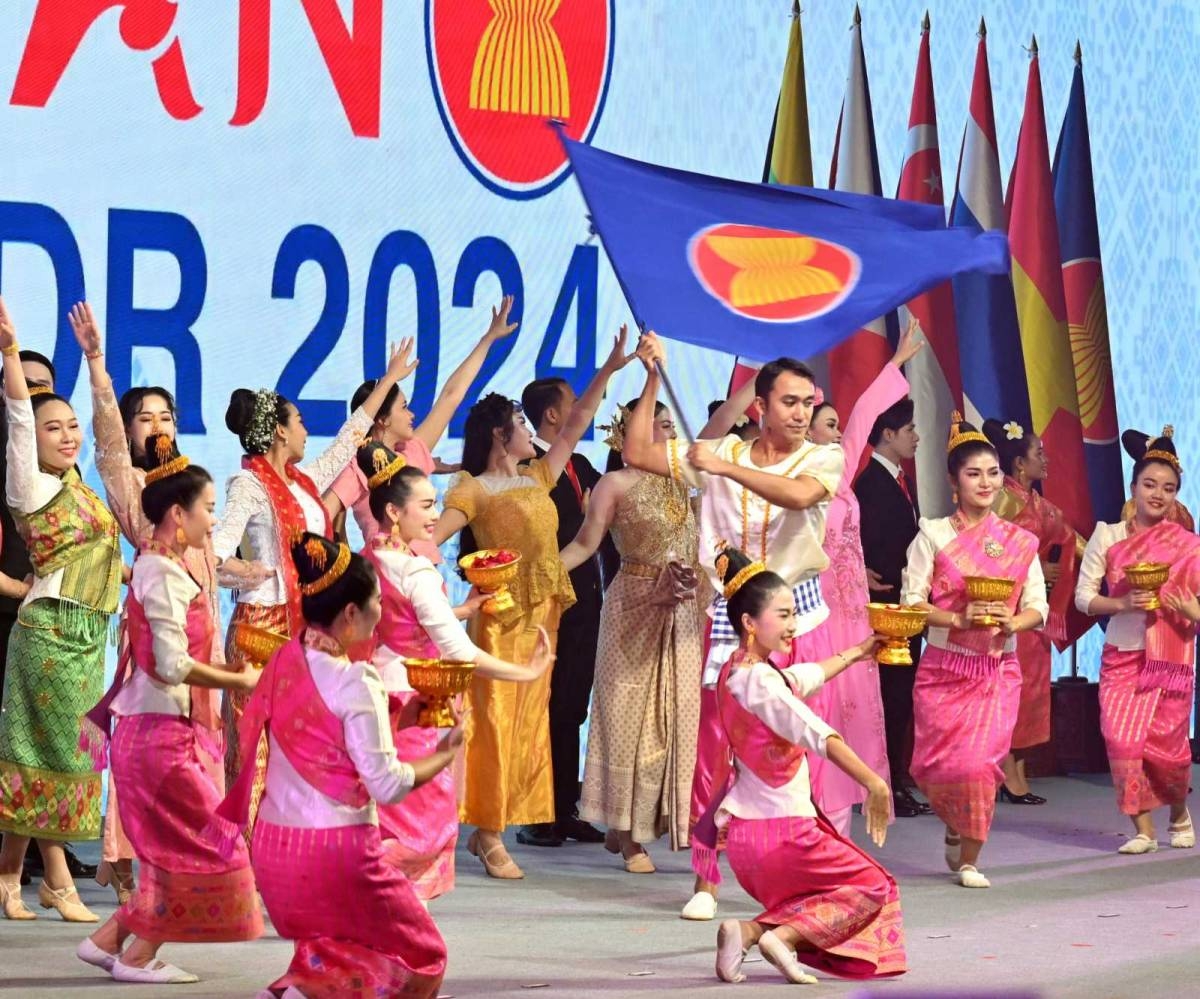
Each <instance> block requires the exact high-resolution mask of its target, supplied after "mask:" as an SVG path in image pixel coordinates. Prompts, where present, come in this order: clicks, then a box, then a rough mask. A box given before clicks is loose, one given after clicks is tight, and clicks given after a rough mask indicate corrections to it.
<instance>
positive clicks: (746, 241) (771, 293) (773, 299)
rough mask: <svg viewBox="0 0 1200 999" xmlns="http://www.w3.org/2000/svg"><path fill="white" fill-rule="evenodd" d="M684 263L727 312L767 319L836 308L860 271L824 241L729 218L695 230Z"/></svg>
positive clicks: (792, 318)
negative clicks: (688, 265) (728, 220)
mask: <svg viewBox="0 0 1200 999" xmlns="http://www.w3.org/2000/svg"><path fill="white" fill-rule="evenodd" d="M688 263H689V264H690V265H691V268H692V273H693V274H695V275H696V280H698V281H699V282H700V285H701V286H702V287H703V288H704V290H705V291H707V292H708V293H709V294H710V295H712V297H713V298H715V299H716V300H717V301H718V302H720V303H721V304H722V305H724V306H725V308H727V309H729V311H730V312H734V313H736V314H737V315H739V316H745V317H746V318H748V319H758V320H761V321H763V322H768V323H794V322H799V321H801V320H804V319H813V318H815V317H816V316H822V315H824V314H825V313H826V312H829V311H831V310H833V309H836V308H837V307H838V306H839V305H841V304H842V302H843V301H845V299H846V296H847V295H849V294H850V292H851V291H853V290H854V286H855V285H857V284H858V279H859V274H860V273H861V269H862V263H861V261H860V260H859V257H858V255H857V254H856V253H854V252H852V251H851V250H848V249H847V248H846V247H844V246H840V245H839V244H837V243H833V242H830V241H829V240H826V239H819V238H818V237H816V236H806V235H805V234H804V233H800V232H795V231H793V230H791V229H770V228H767V227H765V226H757V225H738V224H736V223H733V222H722V223H721V224H719V225H714V226H709V227H707V228H705V229H701V230H700V231H699V232H698V233H696V235H695V236H693V237H692V239H691V242H690V243H689V245H688Z"/></svg>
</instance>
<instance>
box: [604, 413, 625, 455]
mask: <svg viewBox="0 0 1200 999" xmlns="http://www.w3.org/2000/svg"><path fill="white" fill-rule="evenodd" d="M628 418H629V410H628V409H626V408H625V407H624V406H617V411H616V412H615V413H613V418H612V422H611V423H608V424H604V423H602V424H600V429H601V430H607V431H608V436H607V437H605V438H604V443H605V444H607V445H608V446H609V447H610V448H612V450H614V451H616V452H617V453H618V454H620V453H621V452H622V451H623V450H625V421H626V420H627V419H628Z"/></svg>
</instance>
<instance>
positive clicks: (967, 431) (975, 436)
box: [946, 410, 992, 454]
mask: <svg viewBox="0 0 1200 999" xmlns="http://www.w3.org/2000/svg"><path fill="white" fill-rule="evenodd" d="M970 441H978V442H979V443H981V444H986V445H987V446H988V447H991V446H992V442H991V441H990V440H988V439H987V437H985V436H984V435H983V434H981V433H980V432H979V431H978V430H976V429H975V428H974V427H973V426H971V424H969V423H967V422H966V421H965V420H964V419H963V415H962V413H960V412H958V410H955V411H954V412H953V413H951V414H950V442H949V443H948V444H947V445H946V453H947V454H949V453H950V452H951V451H953V450H954V449H955V448H956V447H960V446H961V445H963V444H966V443H968V442H970Z"/></svg>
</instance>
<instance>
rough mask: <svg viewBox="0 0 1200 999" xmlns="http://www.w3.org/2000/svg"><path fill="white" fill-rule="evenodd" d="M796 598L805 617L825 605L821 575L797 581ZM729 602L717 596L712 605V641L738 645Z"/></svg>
mask: <svg viewBox="0 0 1200 999" xmlns="http://www.w3.org/2000/svg"><path fill="white" fill-rule="evenodd" d="M792 596H793V597H794V598H795V600H796V614H797V615H798V616H801V617H803V616H804V615H805V614H811V613H812V612H813V611H817V610H820V609H821V608H822V607H824V606H825V598H824V597H823V596H821V577H820V576H813V577H812V578H811V579H806V580H805V581H804V582H803V583H797V584H796V586H795V587H793V589H792ZM728 607H729V604H728V602H727V601H726V600H725V598H724V597H723V596H719V595H718V596H717V598H716V599H715V600H714V601H713V606H712V633H711V639H710V640H711V642H712V644H713V645H714V646H716V645H737V644H738V636H737V632H736V631H734V630H733V625H732V624H731V623H730V622H729V611H728Z"/></svg>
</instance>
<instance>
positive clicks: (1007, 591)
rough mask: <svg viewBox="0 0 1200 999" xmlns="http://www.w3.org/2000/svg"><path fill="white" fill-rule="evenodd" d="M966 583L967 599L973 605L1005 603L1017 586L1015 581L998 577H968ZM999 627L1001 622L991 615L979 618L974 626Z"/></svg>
mask: <svg viewBox="0 0 1200 999" xmlns="http://www.w3.org/2000/svg"><path fill="white" fill-rule="evenodd" d="M964 582H965V583H966V584H967V599H968V600H970V601H971V602H972V603H976V602H980V601H982V602H984V603H1003V602H1004V601H1006V600H1007V599H1008V598H1009V597H1011V596H1012V591H1013V589H1014V587H1016V585H1017V581H1016V580H1015V579H1001V578H999V577H997V576H967V578H966V579H965V580H964ZM999 626H1000V622H999V621H997V620H996V619H995V618H994V617H992V616H991V614H987V615H985V616H983V617H981V618H977V619H976V621H975V624H974V625H973V627H976V628H998V627H999Z"/></svg>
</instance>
